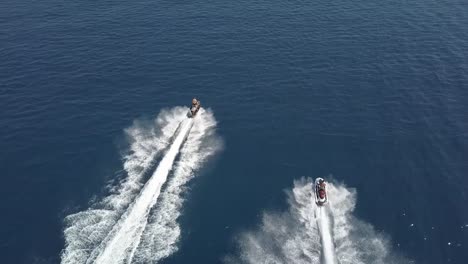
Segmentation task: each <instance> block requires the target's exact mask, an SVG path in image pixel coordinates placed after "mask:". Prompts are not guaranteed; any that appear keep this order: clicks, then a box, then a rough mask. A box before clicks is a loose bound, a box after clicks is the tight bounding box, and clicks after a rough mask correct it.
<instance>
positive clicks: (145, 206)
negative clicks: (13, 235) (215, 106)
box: [62, 107, 216, 263]
mask: <svg viewBox="0 0 468 264" xmlns="http://www.w3.org/2000/svg"><path fill="white" fill-rule="evenodd" d="M202 112H206V111H202ZM202 112H201V113H202ZM186 113H187V108H184V107H176V108H173V109H170V110H164V111H162V112H161V113H160V114H159V115H158V118H157V119H156V120H155V121H154V124H148V122H142V121H135V122H134V124H133V125H132V127H130V128H128V129H126V131H125V132H126V134H127V136H128V139H129V142H130V149H129V152H128V154H125V155H124V168H125V170H126V171H127V174H128V175H127V177H126V178H124V180H123V181H122V182H120V183H118V184H117V185H115V186H110V187H109V189H110V191H111V194H110V195H109V196H107V197H105V198H104V199H103V200H102V201H100V202H97V203H94V204H92V205H91V207H90V208H89V209H87V210H85V211H82V212H79V213H76V214H72V215H69V216H67V217H66V218H65V225H66V228H65V230H64V235H65V242H66V244H65V249H64V250H63V252H62V263H93V262H98V263H118V261H124V260H126V261H127V262H130V261H131V259H132V256H133V255H134V254H136V253H137V254H136V255H137V256H138V255H139V253H138V250H137V245H138V243H139V240H140V238H141V236H142V233H143V231H144V230H145V226H146V222H147V216H148V213H149V212H150V209H151V207H152V206H153V205H154V203H155V202H156V199H157V197H158V195H159V192H160V188H161V185H162V184H163V181H162V180H163V179H164V178H165V177H167V174H168V173H169V170H170V168H171V167H172V165H170V164H172V163H173V161H174V159H175V156H177V152H178V147H180V145H181V144H182V142H183V137H182V136H183V135H181V134H183V133H186V131H187V129H189V128H187V127H189V126H190V125H191V124H189V123H190V122H192V120H188V121H187V122H185V123H184V126H183V127H182V128H181V129H180V132H181V133H179V136H177V137H176V138H175V139H174V142H173V144H172V146H171V149H170V150H169V151H168V152H167V153H166V156H165V157H164V158H163V159H162V160H161V163H160V164H159V165H158V169H157V170H156V171H155V173H154V175H153V177H152V178H151V179H150V180H149V181H148V182H147V184H146V185H145V186H147V187H145V188H143V190H142V189H141V186H142V185H143V184H142V180H143V175H145V173H146V172H148V169H150V168H152V167H153V163H154V161H155V159H156V157H157V156H158V155H161V154H162V150H164V149H165V148H167V147H168V144H169V142H170V140H171V138H172V137H173V136H174V133H175V131H176V129H177V127H178V126H179V124H180V122H181V121H182V120H184V119H186ZM207 113H208V114H207V116H208V117H209V118H208V120H210V118H211V120H213V121H214V118H213V116H212V114H211V112H209V111H208V112H207ZM201 116H203V115H201ZM197 118H198V117H197ZM201 119H202V120H205V119H203V118H201ZM201 123H203V122H201ZM215 124H216V122H214V125H215ZM199 126H200V125H198V124H197V123H195V126H194V128H195V127H199ZM212 130H214V129H212ZM184 131H185V132H184ZM202 132H203V131H201V132H200V133H202ZM190 138H191V136H189V140H190ZM177 145H178V147H177ZM176 149H177V150H176ZM184 149H185V146H184V147H183V148H182V150H181V152H182V154H183V153H185V152H186V151H185V150H184ZM208 149H209V148H208ZM192 150H193V149H192ZM203 150H204V149H196V150H194V151H195V152H197V151H203ZM192 152H193V151H192ZM208 152H209V151H208ZM180 163H181V162H178V163H177V164H178V165H177V168H176V171H177V170H179V169H178V168H179V167H181V166H180ZM200 164H201V162H200ZM200 164H199V165H198V167H199V166H200ZM188 167H190V166H188ZM198 167H197V168H198ZM179 174H181V173H179ZM156 179H158V180H156ZM164 181H165V179H164ZM168 189H169V188H168ZM135 197H138V198H137V199H136V200H135ZM163 197H164V193H163V195H162V198H163ZM134 200H135V202H134V204H133V205H131V206H130V207H129V204H130V203H131V202H132V201H134ZM151 215H152V216H153V215H154V214H153V213H152V214H151ZM119 219H121V220H120V221H119ZM150 224H151V222H150ZM146 233H147V232H146V231H144V233H143V234H146ZM143 237H144V236H143ZM110 255H112V258H110V259H111V260H110V259H109V257H110ZM166 255H167V254H166ZM96 258H97V259H96ZM117 260H118V261H117ZM109 261H110V262H109Z"/></svg>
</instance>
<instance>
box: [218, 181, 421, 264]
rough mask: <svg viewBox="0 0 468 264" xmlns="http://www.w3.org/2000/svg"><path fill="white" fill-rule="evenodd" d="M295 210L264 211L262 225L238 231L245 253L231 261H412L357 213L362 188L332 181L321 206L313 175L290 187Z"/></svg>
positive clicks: (229, 258)
mask: <svg viewBox="0 0 468 264" xmlns="http://www.w3.org/2000/svg"><path fill="white" fill-rule="evenodd" d="M287 194H288V196H287V197H288V204H289V210H288V211H286V212H282V213H277V212H266V213H264V214H263V218H262V222H261V225H260V228H259V229H258V230H254V231H247V232H243V233H241V234H240V235H238V239H237V242H238V246H239V250H240V252H239V253H238V254H236V255H229V256H226V257H225V262H226V263H252V264H256V263H271V264H280V263H281V264H282V263H285V264H286V263H304V264H305V263H322V264H331V263H333V264H335V263H339V264H367V263H379V264H380V263H399V264H400V263H412V262H411V261H410V260H407V259H405V258H404V257H402V256H400V255H399V254H397V253H395V252H392V251H391V245H390V242H389V240H388V239H386V237H385V236H383V235H382V234H379V233H377V232H376V231H375V230H374V228H373V227H372V226H371V225H370V224H367V223H364V222H362V221H360V220H358V219H356V218H355V217H354V216H353V215H352V212H353V210H354V207H355V204H356V191H355V190H354V189H352V188H346V187H345V186H344V185H343V184H338V183H333V182H329V183H328V184H327V195H328V198H329V203H328V204H327V205H326V206H323V207H319V208H317V205H316V204H315V202H314V199H313V182H312V179H310V178H302V179H301V180H296V181H294V187H293V188H292V190H291V191H287Z"/></svg>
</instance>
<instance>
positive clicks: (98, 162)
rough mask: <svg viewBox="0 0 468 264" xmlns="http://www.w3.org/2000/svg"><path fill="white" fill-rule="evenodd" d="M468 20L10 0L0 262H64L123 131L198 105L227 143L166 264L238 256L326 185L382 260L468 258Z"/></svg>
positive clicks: (385, 8) (459, 15)
mask: <svg viewBox="0 0 468 264" xmlns="http://www.w3.org/2000/svg"><path fill="white" fill-rule="evenodd" d="M467 25H468V4H467V2H466V1H462V0H452V1H445V0H442V1H435V0H425V1H423V0H415V1H396V0H391V1H383V2H382V1H370V0H357V1H342V0H337V1H277V0H272V1H265V0H253V1H244V0H241V1H227V0H218V1H210V0H208V1H159V0H156V1H147V0H136V1H114V0H108V1H57V0H44V1H24V0H19V1H14V0H4V1H2V3H1V4H0V128H1V129H0V177H1V184H0V212H1V217H0V262H1V263H6V264H9V263H12V264H13V263H59V262H61V258H62V252H63V250H64V249H65V247H66V246H65V239H66V236H65V235H64V229H65V228H66V227H67V223H65V222H66V221H64V219H65V218H66V216H67V215H70V214H74V213H77V212H80V211H83V210H86V209H87V208H88V207H90V206H91V205H92V204H94V203H96V201H100V200H103V199H105V197H107V195H108V193H109V191H108V187H106V186H109V184H110V185H112V184H113V183H112V182H113V179H114V178H116V177H121V178H124V179H125V177H126V173H125V170H124V168H123V158H122V157H123V156H122V153H123V152H125V151H127V150H128V147H129V144H130V143H131V142H129V141H128V138H127V136H126V132H125V131H126V129H127V128H131V127H132V126H134V121H135V120H153V119H154V118H156V116H157V115H158V114H159V113H160V112H161V111H162V109H174V107H177V106H183V105H187V104H188V103H189V102H190V99H191V98H192V97H193V96H197V97H199V98H200V99H201V100H202V103H203V105H204V106H205V107H206V108H210V109H211V113H212V114H213V116H214V118H215V119H216V121H217V125H216V134H217V135H218V136H219V137H220V138H222V141H223V150H222V151H219V152H217V153H216V154H215V157H214V158H212V159H211V160H210V162H208V163H207V164H205V165H203V166H202V168H201V169H199V170H198V171H197V177H196V178H194V179H193V180H191V181H190V182H189V183H187V185H186V186H187V187H189V189H188V190H186V191H185V193H184V194H183V195H184V198H185V201H184V202H183V205H182V206H181V208H180V210H179V213H180V214H181V216H180V217H179V218H178V219H177V223H178V224H180V230H181V234H180V239H179V240H178V242H177V243H176V245H177V247H178V249H177V250H175V251H174V252H173V253H171V254H170V256H169V257H167V258H163V261H162V262H163V263H219V262H223V260H225V257H226V256H238V255H241V254H242V252H240V250H239V247H238V240H237V237H238V236H239V234H241V233H242V232H245V231H246V230H255V229H257V228H258V225H260V224H261V223H262V220H261V215H262V212H264V211H265V210H267V211H278V212H281V211H284V210H287V208H288V206H289V205H288V204H287V202H286V195H285V193H284V190H285V189H288V190H289V189H291V188H292V187H293V181H294V180H295V179H299V178H301V177H302V176H307V177H311V178H316V177H319V176H320V177H328V175H332V177H333V179H334V181H335V182H338V183H344V184H345V185H346V186H349V187H352V188H355V191H356V199H357V200H356V208H355V210H354V212H353V215H354V217H356V218H359V219H360V220H361V221H363V223H366V224H368V225H371V226H373V228H374V229H375V232H376V233H379V234H381V235H383V236H385V237H387V239H388V240H387V241H389V245H388V247H387V249H388V251H390V252H395V253H396V254H399V255H401V256H404V257H405V258H407V259H410V260H414V261H415V263H434V264H435V263H437V264H438V263H460V264H462V263H467V261H468V206H467V205H468V178H467V175H466V174H467V172H468V56H467V54H468V29H467ZM168 111H171V110H168ZM142 122H143V121H142ZM148 122H151V121H148ZM153 167H156V166H153ZM153 169H154V168H153ZM172 176H173V175H172V174H169V179H170V178H171V177H172ZM146 178H148V177H146ZM146 178H145V179H146ZM143 183H144V182H143ZM163 188H164V187H163ZM163 192H164V189H163ZM330 199H331V200H332V199H333V197H330ZM357 247H358V246H357ZM90 250H92V249H90Z"/></svg>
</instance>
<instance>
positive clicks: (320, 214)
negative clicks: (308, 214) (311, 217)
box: [315, 204, 337, 264]
mask: <svg viewBox="0 0 468 264" xmlns="http://www.w3.org/2000/svg"><path fill="white" fill-rule="evenodd" d="M328 206H329V204H325V205H324V206H318V207H317V208H316V210H315V212H316V216H317V227H318V230H319V234H320V240H321V244H322V259H323V263H324V264H336V263H337V262H336V256H335V242H334V241H333V233H332V228H333V227H332V223H331V219H330V217H332V216H331V214H330V211H329V207H328Z"/></svg>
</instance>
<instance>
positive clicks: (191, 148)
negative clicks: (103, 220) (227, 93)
mask: <svg viewBox="0 0 468 264" xmlns="http://www.w3.org/2000/svg"><path fill="white" fill-rule="evenodd" d="M196 119H197V120H196V122H195V123H194V126H193V127H192V130H191V132H190V135H189V137H188V138H187V141H186V143H185V144H184V146H183V148H182V149H181V155H180V159H179V161H178V162H177V163H176V164H175V165H174V167H175V169H174V174H173V175H172V177H171V179H170V180H169V181H168V184H167V188H166V189H165V191H164V192H163V193H162V194H161V197H160V202H158V206H157V208H155V210H154V211H153V212H152V213H151V216H150V218H149V221H148V225H147V226H146V229H145V231H144V233H143V237H142V239H141V242H140V244H139V247H138V249H137V250H136V252H135V254H134V259H133V260H134V262H135V263H156V262H158V261H159V260H161V259H163V258H165V257H167V256H169V255H171V254H172V253H174V252H175V251H176V250H177V249H178V248H177V242H178V240H179V238H180V232H181V230H180V227H179V224H178V223H177V218H178V217H179V216H180V214H181V208H182V203H183V200H184V199H183V197H184V196H183V194H184V191H185V190H186V187H185V186H186V184H187V182H188V181H190V180H191V179H192V178H193V177H195V174H194V172H195V171H196V170H197V169H199V168H200V167H201V166H202V165H203V164H204V163H205V162H206V160H207V159H208V158H209V157H210V156H212V155H213V154H215V153H216V152H217V151H218V150H220V148H221V147H222V142H221V141H220V139H219V138H218V137H217V136H216V135H215V128H216V120H215V119H214V117H213V115H212V113H211V112H209V111H202V112H200V115H199V116H197V117H196Z"/></svg>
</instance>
